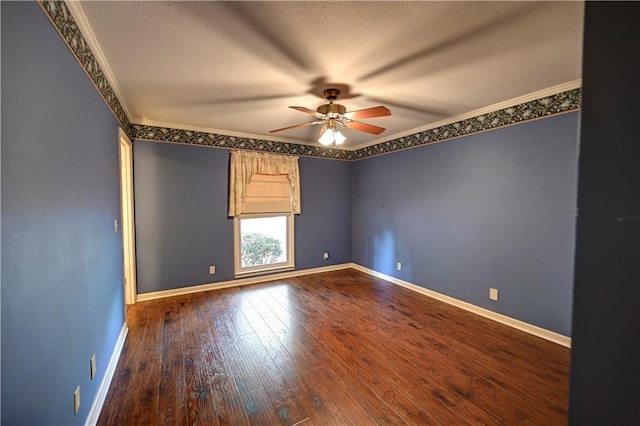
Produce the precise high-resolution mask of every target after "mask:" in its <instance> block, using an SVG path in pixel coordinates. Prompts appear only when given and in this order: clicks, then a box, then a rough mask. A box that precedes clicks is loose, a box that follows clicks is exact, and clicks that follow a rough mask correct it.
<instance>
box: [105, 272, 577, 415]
mask: <svg viewBox="0 0 640 426" xmlns="http://www.w3.org/2000/svg"><path fill="white" fill-rule="evenodd" d="M127 317H128V318H127V323H128V326H129V335H128V337H127V340H126V342H125V346H124V348H123V352H122V355H121V357H120V361H119V363H118V367H117V369H116V372H115V376H114V378H113V381H112V384H111V388H110V389H109V393H108V395H107V399H106V401H105V404H104V407H103V409H102V413H101V415H100V419H99V422H98V424H99V425H145V426H146V425H154V424H156V425H187V424H189V425H195V424H199V425H218V424H219V425H245V424H247V425H248V424H255V425H280V424H283V425H297V424H302V425H304V426H307V425H367V424H378V425H396V424H413V425H432V424H434V425H435V424H444V425H452V424H455V425H459V424H488V425H518V424H530V425H556V424H557V425H560V424H566V420H567V395H568V371H569V350H568V349H567V348H564V347H562V346H559V345H556V344H553V343H550V342H547V341H545V340H542V339H539V338H537V337H533V336H531V335H528V334H526V333H523V332H520V331H517V330H514V329H512V328H510V327H507V326H504V325H501V324H498V323H496V322H493V321H491V320H488V319H485V318H482V317H479V316H477V315H474V314H471V313H468V312H466V311H463V310H460V309H458V308H455V307H452V306H450V305H447V304H444V303H442V302H438V301H436V300H433V299H430V298H428V297H426V296H423V295H420V294H417V293H415V292H412V291H410V290H407V289H405V288H402V287H399V286H396V285H393V284H390V283H388V282H385V281H383V280H380V279H377V278H373V277H370V276H369V275H366V274H363V273H361V272H358V271H355V270H350V269H348V270H343V271H336V272H328V273H322V274H315V275H308V276H303V277H299V278H292V279H287V280H282V281H274V282H270V283H264V284H256V285H251V286H245V287H236V288H229V289H223V290H216V291H210V292H206V293H196V294H191V295H185V296H178V297H173V298H167V299H161V300H155V301H149V302H142V303H138V304H136V305H133V306H131V307H130V308H129V311H128V313H127Z"/></svg>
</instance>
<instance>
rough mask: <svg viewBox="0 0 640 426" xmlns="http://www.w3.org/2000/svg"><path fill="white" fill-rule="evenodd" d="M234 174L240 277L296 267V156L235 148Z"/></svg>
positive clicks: (231, 212)
mask: <svg viewBox="0 0 640 426" xmlns="http://www.w3.org/2000/svg"><path fill="white" fill-rule="evenodd" d="M230 172H231V173H230V182H229V216H232V217H233V218H234V220H233V223H234V240H235V242H234V257H235V272H236V276H238V275H248V274H259V273H263V272H273V271H276V270H283V269H293V268H294V245H293V233H294V226H293V225H294V216H293V215H294V214H296V213H300V189H299V188H300V186H299V185H300V184H299V180H300V179H299V171H298V157H291V156H284V155H276V154H268V153H257V152H245V151H232V152H231V171H230Z"/></svg>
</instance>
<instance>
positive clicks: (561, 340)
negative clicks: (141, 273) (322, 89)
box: [136, 263, 571, 348]
mask: <svg viewBox="0 0 640 426" xmlns="http://www.w3.org/2000/svg"><path fill="white" fill-rule="evenodd" d="M349 268H353V269H355V270H358V271H360V272H364V273H366V274H369V275H372V276H374V277H377V278H381V279H383V280H385V281H389V282H391V283H393V284H396V285H399V286H402V287H405V288H408V289H409V290H413V291H415V292H417V293H420V294H422V295H425V296H428V297H431V298H433V299H436V300H439V301H441V302H444V303H448V304H449V305H453V306H456V307H458V308H461V309H464V310H465V311H469V312H472V313H474V314H477V315H480V316H483V317H485V318H488V319H491V320H493V321H496V322H499V323H501V324H505V325H508V326H510V327H513V328H515V329H517V330H520V331H524V332H526V333H529V334H532V335H534V336H537V337H540V338H542V339H545V340H548V341H550V342H553V343H557V344H559V345H562V346H565V347H567V348H570V347H571V338H570V337H567V336H564V335H562V334H559V333H556V332H553V331H550V330H547V329H544V328H542V327H538V326H536V325H533V324H529V323H526V322H524V321H520V320H517V319H515V318H511V317H508V316H506V315H502V314H499V313H497V312H493V311H490V310H488V309H485V308H481V307H480V306H476V305H473V304H471V303H469V302H464V301H462V300H459V299H456V298H453V297H451V296H447V295H445V294H442V293H438V292H437V291H433V290H429V289H427V288H424V287H421V286H419V285H416V284H412V283H410V282H407V281H404V280H401V279H399V278H396V277H392V276H391V275H387V274H383V273H381V272H378V271H374V270H373V269H369V268H367V267H364V266H361V265H358V264H357V263H342V264H339V265H331V266H323V267H320V268H312V269H303V270H299V271H290V272H282V273H279V274H273V275H263V276H260V277H251V278H240V279H236V280H231V281H221V282H218V283H212V284H202V285H197V286H190V287H182V288H176V289H171V290H163V291H154V292H151V293H142V294H138V297H137V299H136V300H137V301H138V302H144V301H146V300H153V299H161V298H164V297H172V296H178V295H183V294H190V293H197V292H201V291H209V290H217V289H221V288H228V287H238V286H243V285H248V284H256V283H263V282H268V281H276V280H281V279H286V278H292V277H299V276H302V275H310V274H317V273H320V272H329V271H338V270H341V269H349Z"/></svg>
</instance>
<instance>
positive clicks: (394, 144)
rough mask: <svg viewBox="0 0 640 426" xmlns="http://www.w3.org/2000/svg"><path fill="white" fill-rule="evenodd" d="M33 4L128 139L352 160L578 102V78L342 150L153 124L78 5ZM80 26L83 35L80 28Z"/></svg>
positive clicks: (564, 110)
mask: <svg viewBox="0 0 640 426" xmlns="http://www.w3.org/2000/svg"><path fill="white" fill-rule="evenodd" d="M38 4H39V5H40V7H41V8H42V10H43V11H44V13H45V15H46V16H47V18H48V19H49V20H50V21H51V23H52V24H53V26H54V28H55V29H56V31H57V32H58V33H59V34H60V37H61V38H62V40H63V41H64V42H65V43H66V44H67V46H68V47H69V50H71V52H72V53H73V55H74V56H75V58H76V60H77V61H78V63H79V64H80V66H81V67H82V68H83V69H84V71H85V73H86V74H87V75H88V76H89V78H90V80H91V81H92V82H93V84H94V86H95V87H96V89H97V90H98V92H99V93H100V95H101V96H102V97H103V99H104V100H105V102H106V103H107V106H108V107H109V108H110V109H111V111H112V112H113V114H114V116H115V117H116V119H117V120H118V121H119V122H120V125H121V126H122V128H123V129H125V131H126V132H127V134H128V136H129V137H130V138H131V139H138V140H145V141H152V142H165V143H182V144H188V145H200V146H209V147H215V148H225V149H229V148H232V149H244V150H253V151H261V152H272V153H280V154H289V155H298V156H304V157H317V158H327V159H333V160H346V161H355V160H361V159H364V158H368V157H373V156H378V155H382V154H388V153H391V152H395V151H400V150H405V149H410V148H415V147H418V146H424V145H430V144H433V143H440V142H444V141H447V140H451V139H455V138H459V137H462V136H468V135H471V134H474V133H479V132H485V131H488V130H494V129H497V128H500V127H505V126H511V125H514V124H519V123H523V122H526V121H531V120H537V119H541V118H546V117H550V116H553V115H558V114H565V113H568V112H572V111H576V110H579V109H580V104H581V98H582V89H581V88H580V85H581V80H574V81H571V82H568V83H564V84H561V85H557V86H553V87H550V88H548V89H544V90H541V91H538V92H534V93H531V94H528V95H524V96H520V97H518V98H514V99H511V100H508V101H505V102H500V103H497V104H494V105H490V106H487V107H484V108H480V109H477V110H474V111H470V112H468V113H465V114H461V115H458V116H456V117H452V118H449V119H446V120H441V121H438V122H435V123H431V124H429V125H426V126H424V127H420V128H417V129H413V130H410V131H407V132H404V133H403V134H401V135H400V137H398V134H395V135H393V136H392V137H390V138H389V139H388V140H383V141H380V139H378V140H376V141H374V142H371V144H366V145H360V146H359V147H353V148H347V149H345V148H329V147H323V146H316V145H306V144H303V143H300V142H299V141H296V142H283V141H282V139H279V140H270V139H266V138H265V137H264V136H259V137H255V138H254V137H252V136H251V135H249V136H247V135H246V134H240V133H235V132H226V131H225V132H221V133H211V129H202V128H193V127H188V126H182V125H175V124H171V125H164V123H162V124H163V125H160V126H159V125H156V124H161V123H154V122H153V121H149V120H145V122H144V124H143V123H139V124H135V123H134V124H132V123H131V119H130V117H131V114H130V112H129V108H128V106H127V105H126V104H124V103H122V102H120V99H124V97H123V96H122V92H121V90H120V88H119V86H118V83H117V81H116V79H115V77H114V76H113V73H112V72H111V69H110V68H109V65H108V63H107V61H106V59H105V57H104V55H103V53H102V50H101V49H100V46H99V44H98V43H97V41H96V40H95V36H94V34H93V32H92V31H91V29H90V26H89V25H88V24H87V20H86V16H85V15H84V12H83V11H82V8H81V6H79V5H77V4H74V2H65V1H63V0H55V1H45V0H38ZM71 10H73V13H72V12H71ZM76 19H77V20H78V21H76ZM78 22H79V23H78ZM81 27H82V28H83V31H84V33H85V34H86V37H87V38H85V36H84V35H83V31H81V30H80V28H81ZM88 40H89V41H88ZM96 55H97V57H96ZM98 58H99V59H98ZM103 69H104V71H103ZM114 87H115V89H114ZM167 124H168V123H167Z"/></svg>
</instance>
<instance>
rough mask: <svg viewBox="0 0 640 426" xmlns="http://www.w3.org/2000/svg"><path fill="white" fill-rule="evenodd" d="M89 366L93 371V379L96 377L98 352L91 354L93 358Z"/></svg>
mask: <svg viewBox="0 0 640 426" xmlns="http://www.w3.org/2000/svg"><path fill="white" fill-rule="evenodd" d="M89 367H90V372H91V380H93V378H94V377H96V354H93V355H91V359H90V360H89Z"/></svg>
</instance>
